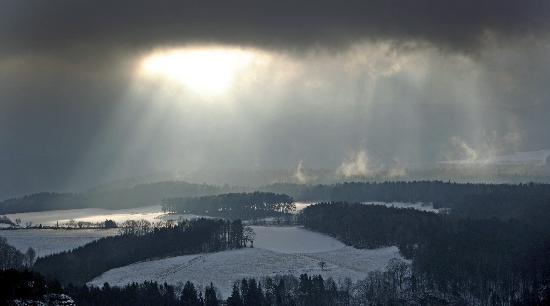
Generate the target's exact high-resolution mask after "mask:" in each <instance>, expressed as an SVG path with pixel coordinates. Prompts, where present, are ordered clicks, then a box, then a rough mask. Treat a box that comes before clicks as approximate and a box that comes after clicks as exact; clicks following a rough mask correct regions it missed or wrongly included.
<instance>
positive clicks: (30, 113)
mask: <svg viewBox="0 0 550 306" xmlns="http://www.w3.org/2000/svg"><path fill="white" fill-rule="evenodd" d="M549 30H550V3H549V2H548V1H544V0H540V1H538V0H525V1H512V0H481V1H474V0H464V1H441V0H417V1H407V0H384V1H382V0H375V1H313V0H302V1H288V0H282V1H262V0H257V1H241V0H237V1H223V2H222V1H189V0H183V1H142V0H134V1H78V0H77V1H69V0H54V1H33V0H30V1H15V0H0V173H1V177H0V197H7V196H11V195H18V194H23V193H26V192H36V191H43V190H81V189H84V188H87V187H91V186H94V185H97V184H101V183H103V182H106V181H109V180H113V179H120V178H127V177H135V176H143V175H148V174H151V173H157V172H162V173H165V172H170V173H177V174H178V175H182V176H183V178H185V173H190V172H193V171H195V172H196V171H203V170H205V169H209V170H213V169H241V170H266V169H295V170H296V173H295V175H294V179H296V180H298V181H299V182H305V181H307V179H308V176H307V175H306V174H304V171H303V170H304V169H329V170H330V171H334V172H335V173H337V174H340V175H343V176H348V175H350V176H353V175H369V173H371V172H373V171H378V170H380V169H385V170H384V171H387V172H388V173H390V172H391V173H395V174H396V175H399V174H402V173H403V171H406V170H405V169H406V168H407V167H412V166H414V165H424V164H429V163H437V162H441V161H454V160H486V159H487V158H490V157H492V156H498V155H504V154H511V153H514V152H518V151H535V150H543V149H549V148H550V136H549V135H548V131H549V128H548V121H549V119H548V118H549V117H550V91H549V90H548V85H547V84H548V79H550V57H549V56H548V54H550V36H549V34H550V32H549ZM228 183H231V182H230V181H229V182H228Z"/></svg>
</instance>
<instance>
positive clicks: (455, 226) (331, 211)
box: [301, 202, 550, 305]
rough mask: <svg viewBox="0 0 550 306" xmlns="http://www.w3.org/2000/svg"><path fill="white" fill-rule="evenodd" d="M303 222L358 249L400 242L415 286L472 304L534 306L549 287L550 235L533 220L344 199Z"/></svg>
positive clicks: (311, 211)
mask: <svg viewBox="0 0 550 306" xmlns="http://www.w3.org/2000/svg"><path fill="white" fill-rule="evenodd" d="M301 221H302V222H303V224H304V226H305V227H306V228H309V229H311V230H315V231H319V232H323V233H326V234H329V235H332V236H334V237H336V238H338V239H340V240H342V241H343V242H345V243H346V244H349V245H353V246H356V247H367V248H372V247H379V246H389V245H398V246H399V248H400V251H401V253H402V254H403V255H404V256H406V257H408V258H410V259H412V268H413V272H414V273H413V276H414V278H413V279H414V282H415V283H416V284H418V283H426V284H427V285H426V286H427V287H431V288H435V289H437V290H438V291H439V292H441V293H443V294H447V295H452V296H459V297H461V298H462V299H463V300H466V301H467V304H476V302H477V301H479V304H481V305H488V303H489V302H490V301H495V300H498V301H500V302H501V303H502V304H505V305H511V304H513V303H524V304H532V305H535V304H537V303H539V302H540V293H541V292H543V291H544V290H547V289H548V288H550V261H548V256H550V235H548V233H547V232H545V231H541V230H540V229H539V228H538V227H536V226H533V225H532V224H529V223H527V222H522V221H517V220H515V221H514V220H511V221H503V220H499V219H496V218H492V219H483V220H481V219H470V218H459V217H455V216H453V215H452V214H451V215H438V214H434V213H428V212H420V211H416V210H414V209H397V208H390V207H384V206H371V205H362V204H359V203H356V204H348V203H342V202H339V203H322V204H318V205H313V206H309V207H307V208H305V209H304V210H303V212H302V216H301ZM545 288H546V289H545ZM546 294H548V293H546Z"/></svg>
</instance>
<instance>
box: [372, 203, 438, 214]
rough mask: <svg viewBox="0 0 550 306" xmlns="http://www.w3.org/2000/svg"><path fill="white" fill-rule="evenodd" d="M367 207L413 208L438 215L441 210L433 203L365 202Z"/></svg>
mask: <svg viewBox="0 0 550 306" xmlns="http://www.w3.org/2000/svg"><path fill="white" fill-rule="evenodd" d="M363 204H365V205H384V206H386V207H395V208H413V209H417V210H422V211H428V212H434V213H438V212H440V210H439V209H438V208H434V207H433V204H431V203H409V202H363Z"/></svg>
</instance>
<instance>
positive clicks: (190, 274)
mask: <svg viewBox="0 0 550 306" xmlns="http://www.w3.org/2000/svg"><path fill="white" fill-rule="evenodd" d="M350 249H353V248H351V247H344V248H342V249H340V250H335V251H330V252H327V253H312V254H299V253H295V254H286V253H278V252H273V251H269V250H265V249H260V248H245V249H240V250H231V251H223V252H218V253H208V254H200V255H187V256H178V257H172V258H167V259H161V260H154V261H146V262H140V263H135V264H132V265H128V266H125V267H121V268H117V269H112V270H109V271H107V272H105V273H103V274H102V275H100V276H99V277H97V278H95V279H93V280H92V281H91V282H89V283H88V284H90V285H95V286H102V285H103V284H104V283H105V282H108V283H109V284H110V285H112V286H123V285H126V284H129V283H132V282H143V281H146V280H153V281H157V282H159V283H164V282H166V283H169V284H174V285H177V284H178V283H184V282H186V281H188V280H189V281H192V282H193V283H195V285H198V286H199V287H200V288H204V287H205V286H207V285H209V284H210V282H212V283H214V285H215V286H216V287H217V288H218V290H219V293H220V294H221V295H222V297H227V296H228V295H229V294H230V293H231V288H232V286H233V283H234V282H235V281H237V280H240V279H242V278H251V277H254V278H262V277H265V276H275V275H288V274H292V275H295V276H299V275H300V274H302V273H308V274H310V275H317V274H321V275H322V276H323V277H324V278H328V277H332V278H333V279H334V280H337V281H338V280H343V279H345V278H350V279H352V280H358V279H362V278H364V277H365V276H366V275H367V273H368V272H369V271H375V270H382V269H384V268H385V266H386V264H387V262H388V261H389V259H391V258H394V257H400V255H399V251H398V249H397V247H388V248H381V249H374V250H356V249H353V250H350ZM320 261H324V262H325V263H326V266H325V268H324V269H321V267H320V266H319V262H320ZM342 262H347V263H349V264H347V265H345V266H343V265H339V263H342Z"/></svg>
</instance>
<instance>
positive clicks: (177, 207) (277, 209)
mask: <svg viewBox="0 0 550 306" xmlns="http://www.w3.org/2000/svg"><path fill="white" fill-rule="evenodd" d="M162 209H163V210H164V211H168V212H174V213H180V214H197V215H206V216H212V217H220V218H226V219H259V218H266V217H281V216H287V215H289V214H290V213H291V212H292V211H294V210H295V209H296V207H295V205H294V200H293V199H292V198H291V197H290V196H288V195H286V194H276V193H271V192H252V193H226V194H219V195H214V196H203V197H188V198H170V199H164V200H163V201H162Z"/></svg>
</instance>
